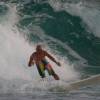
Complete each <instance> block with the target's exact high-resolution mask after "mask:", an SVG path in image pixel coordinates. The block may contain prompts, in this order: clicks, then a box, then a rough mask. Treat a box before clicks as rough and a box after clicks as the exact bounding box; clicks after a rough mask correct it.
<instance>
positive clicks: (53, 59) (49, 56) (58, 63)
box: [45, 51, 61, 66]
mask: <svg viewBox="0 0 100 100" xmlns="http://www.w3.org/2000/svg"><path fill="white" fill-rule="evenodd" d="M45 55H46V56H47V57H48V58H49V59H51V60H52V61H53V62H55V63H56V64H57V65H58V66H61V64H60V62H57V61H56V60H55V58H53V57H52V56H51V55H50V54H49V53H47V52H46V51H45Z"/></svg>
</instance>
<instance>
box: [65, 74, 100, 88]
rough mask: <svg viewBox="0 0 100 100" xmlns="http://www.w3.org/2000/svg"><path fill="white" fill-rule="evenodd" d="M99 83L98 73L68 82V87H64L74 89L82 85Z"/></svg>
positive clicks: (99, 76)
mask: <svg viewBox="0 0 100 100" xmlns="http://www.w3.org/2000/svg"><path fill="white" fill-rule="evenodd" d="M96 84H100V74H99V75H94V76H91V77H89V78H86V79H83V80H79V81H76V82H73V83H70V84H69V86H68V87H66V88H67V89H68V90H76V89H79V88H82V87H86V86H90V85H96Z"/></svg>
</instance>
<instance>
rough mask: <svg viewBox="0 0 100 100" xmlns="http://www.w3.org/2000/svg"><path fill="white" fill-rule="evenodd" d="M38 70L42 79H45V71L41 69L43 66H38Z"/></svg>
mask: <svg viewBox="0 0 100 100" xmlns="http://www.w3.org/2000/svg"><path fill="white" fill-rule="evenodd" d="M37 69H38V72H39V75H40V76H41V78H45V69H41V65H37Z"/></svg>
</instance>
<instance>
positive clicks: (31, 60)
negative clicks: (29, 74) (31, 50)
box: [28, 55, 34, 67]
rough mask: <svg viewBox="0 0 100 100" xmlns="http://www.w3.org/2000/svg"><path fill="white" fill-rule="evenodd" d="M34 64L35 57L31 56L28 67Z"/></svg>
mask: <svg viewBox="0 0 100 100" xmlns="http://www.w3.org/2000/svg"><path fill="white" fill-rule="evenodd" d="M32 64H34V62H33V55H31V56H30V59H29V62H28V66H29V67H31V66H32Z"/></svg>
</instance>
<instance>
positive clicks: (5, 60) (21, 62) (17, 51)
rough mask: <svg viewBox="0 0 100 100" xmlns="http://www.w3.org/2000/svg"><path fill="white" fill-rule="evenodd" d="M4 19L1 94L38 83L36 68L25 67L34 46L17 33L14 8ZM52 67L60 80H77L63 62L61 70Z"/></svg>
mask: <svg viewBox="0 0 100 100" xmlns="http://www.w3.org/2000/svg"><path fill="white" fill-rule="evenodd" d="M8 6H9V5H8ZM4 17H5V20H4V21H3V22H1V23H0V35H1V36H0V51H1V53H0V59H1V60H0V64H1V66H0V78H1V80H0V82H1V83H2V84H0V85H1V87H2V89H0V92H1V93H3V92H8V90H9V91H10V90H11V91H13V90H15V88H16V85H17V88H18V89H20V88H23V85H25V83H27V85H28V84H29V85H30V83H31V84H33V85H34V81H36V80H37V82H38V80H39V79H40V77H39V75H38V73H37V69H36V66H34V67H32V68H28V65H27V64H28V60H29V56H30V54H31V53H32V52H34V51H35V46H36V44H35V43H33V44H31V45H30V44H29V42H28V40H27V38H26V37H25V36H23V35H21V33H20V32H19V31H18V29H17V27H16V25H15V24H16V23H17V22H18V19H19V17H18V16H17V12H16V6H14V5H10V7H9V10H8V12H7V15H5V16H4ZM49 51H50V50H49ZM51 63H52V62H51ZM52 65H53V66H55V67H54V69H55V70H56V71H57V72H58V73H59V74H61V76H60V77H61V79H63V80H66V81H68V80H75V79H77V78H78V76H77V75H78V73H77V72H75V71H74V69H73V66H72V65H69V64H67V63H65V62H64V61H63V60H62V68H57V66H56V65H55V64H54V63H52ZM65 67H66V68H65ZM65 76H66V77H65ZM16 82H17V83H16ZM28 82H29V83H28ZM37 84H38V83H37ZM42 84H43V83H42ZM9 85H10V86H9ZM11 85H12V86H11ZM13 85H15V87H13ZM35 85H36V84H35ZM21 86H22V87H21ZM3 87H4V88H3ZM19 87H20V88H19ZM39 87H40V86H39ZM30 88H31V87H30ZM41 88H42V87H40V89H41ZM7 89H8V90H7Z"/></svg>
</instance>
